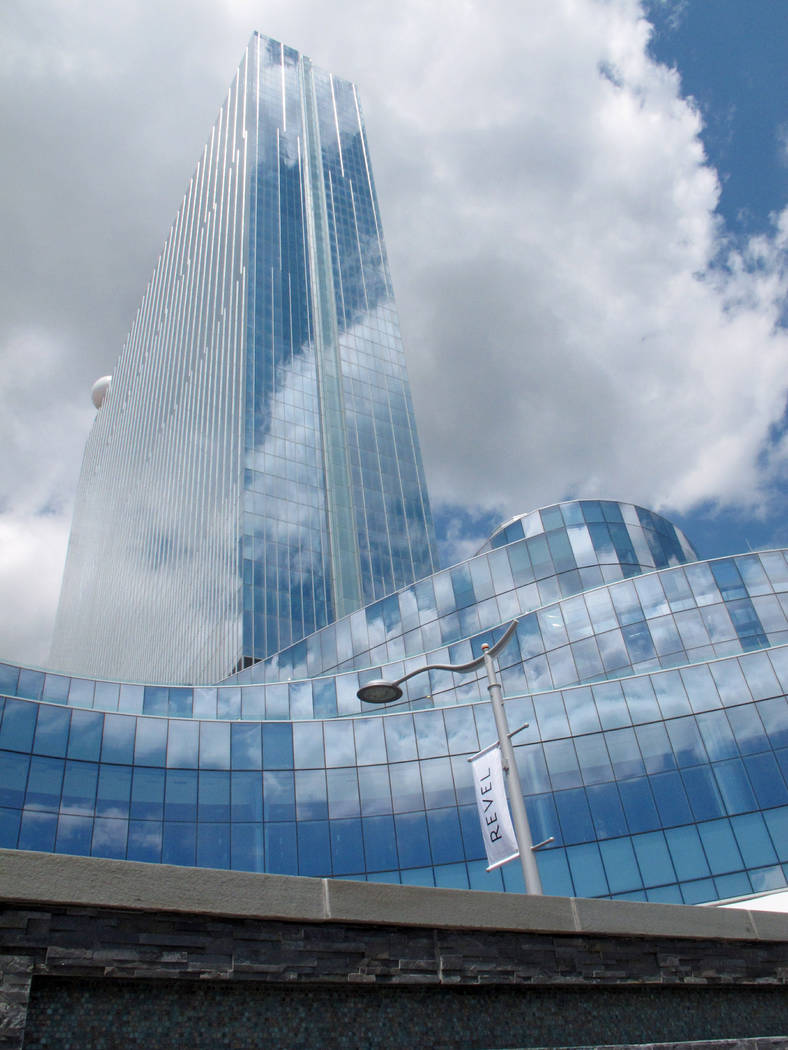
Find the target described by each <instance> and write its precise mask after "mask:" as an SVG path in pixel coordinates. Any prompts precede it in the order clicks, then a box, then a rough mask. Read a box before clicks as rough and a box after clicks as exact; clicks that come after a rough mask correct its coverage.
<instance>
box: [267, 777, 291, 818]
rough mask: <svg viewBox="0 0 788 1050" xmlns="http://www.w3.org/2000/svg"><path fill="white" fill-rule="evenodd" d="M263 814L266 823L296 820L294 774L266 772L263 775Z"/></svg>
mask: <svg viewBox="0 0 788 1050" xmlns="http://www.w3.org/2000/svg"><path fill="white" fill-rule="evenodd" d="M263 813H264V817H265V820H266V821H268V820H294V819H295V785H294V782H293V774H292V772H285V771H284V770H266V771H265V772H264V773H263Z"/></svg>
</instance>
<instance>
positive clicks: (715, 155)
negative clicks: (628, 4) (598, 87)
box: [647, 0, 788, 557]
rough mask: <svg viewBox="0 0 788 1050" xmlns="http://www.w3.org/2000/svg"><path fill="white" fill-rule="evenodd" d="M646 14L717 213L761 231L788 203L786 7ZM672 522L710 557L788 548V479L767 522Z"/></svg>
mask: <svg viewBox="0 0 788 1050" xmlns="http://www.w3.org/2000/svg"><path fill="white" fill-rule="evenodd" d="M647 12H648V14H649V17H650V19H651V20H652V22H653V24H654V27H655V32H654V34H653V36H652V38H651V47H650V51H651V54H652V55H653V56H654V57H655V58H656V59H657V60H658V61H660V62H664V63H665V64H666V65H669V66H672V67H675V68H676V69H677V70H678V72H679V74H680V75H681V84H682V92H683V93H684V94H685V95H688V96H691V97H692V98H693V99H694V100H695V102H696V104H697V106H698V108H699V110H700V113H701V115H702V118H703V128H702V131H701V137H702V140H703V145H704V147H705V149H706V154H707V156H708V159H709V163H710V164H712V165H713V166H714V167H715V168H716V169H717V172H718V173H719V178H720V185H721V195H720V200H719V204H718V206H717V212H718V214H719V216H720V218H721V220H722V221H723V222H724V223H725V228H726V231H727V233H728V235H729V236H730V237H732V238H737V239H742V238H744V237H749V236H752V235H753V234H761V233H764V232H765V231H767V230H768V229H769V227H770V225H771V220H772V217H773V216H774V215H775V214H776V213H777V212H779V211H780V210H781V209H782V208H784V207H785V204H786V201H788V5H786V4H785V3H783V2H782V0H746V2H745V3H741V2H739V0H713V2H709V0H688V2H686V3H679V4H673V3H665V2H662V0H652V2H651V3H649V4H648V5H647ZM783 316H784V318H785V319H786V320H788V315H787V314H785V313H784V315H783ZM742 352H743V353H746V352H747V349H746V347H743V348H742ZM777 436H778V431H775V433H774V438H775V439H776V438H777ZM673 518H674V520H675V522H676V524H678V525H680V526H681V527H682V528H683V529H684V530H685V531H686V532H687V533H688V534H689V535H690V536H691V537H692V538H693V539H694V540H695V542H696V545H697V547H698V550H699V551H700V552H701V553H702V554H703V555H705V556H707V557H714V556H715V555H719V554H731V553H739V552H741V551H743V550H746V549H747V547H748V546H752V547H754V548H758V547H762V546H766V547H773V546H779V547H784V546H788V481H786V479H783V482H782V484H781V485H780V493H779V495H776V496H775V503H774V506H773V507H770V508H769V509H768V511H767V512H766V515H765V517H764V518H763V519H759V518H758V517H757V516H756V515H753V514H752V513H751V512H750V511H749V510H746V511H741V510H738V511H737V510H730V509H726V508H715V507H714V506H713V505H708V504H707V505H706V506H702V507H700V508H698V509H696V510H694V511H693V512H692V513H689V514H678V513H674V514H673Z"/></svg>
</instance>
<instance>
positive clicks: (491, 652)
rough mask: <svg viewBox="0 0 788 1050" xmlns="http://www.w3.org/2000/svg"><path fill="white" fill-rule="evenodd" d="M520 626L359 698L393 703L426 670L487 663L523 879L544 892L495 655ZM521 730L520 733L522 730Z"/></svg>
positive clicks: (368, 688)
mask: <svg viewBox="0 0 788 1050" xmlns="http://www.w3.org/2000/svg"><path fill="white" fill-rule="evenodd" d="M516 627H517V620H513V621H512V622H511V623H510V624H509V626H508V628H507V629H506V631H505V632H504V634H503V635H502V636H501V637H500V638H499V639H498V641H497V642H496V643H495V645H494V646H492V648H490V646H488V645H483V646H482V655H481V656H479V657H477V658H476V659H475V660H471V661H470V663H467V664H425V665H424V666H423V667H417V668H416V670H415V671H410V672H409V673H408V674H406V675H403V676H402V678H398V679H397V680H396V681H394V682H387V681H384V680H383V679H377V680H375V681H373V682H367V684H366V685H363V686H361V688H360V689H359V690H358V692H357V693H356V696H358V698H359V700H362V701H363V702H364V703H367V704H390V703H393V701H395V700H399V699H400V698H401V696H402V690H401V689H400V686H401V685H402V683H403V682H406V681H407V680H408V679H409V678H414V677H415V676H416V675H418V674H423V672H424V671H457V672H459V673H461V674H462V673H464V672H465V671H473V670H474V669H475V668H477V667H481V665H482V664H484V670H485V672H486V675H487V691H488V693H489V694H490V703H491V704H492V709H493V716H494V717H495V728H496V730H497V732H498V745H499V746H500V748H501V760H502V761H501V764H502V766H503V768H504V771H505V773H506V780H507V789H508V794H509V805H510V807H511V812H512V825H513V827H514V834H515V837H516V839H517V848H518V850H519V853H520V864H521V865H522V869H523V878H524V879H525V892H526V893H534V894H540V895H541V893H542V880H541V878H540V877H539V868H538V867H537V864H536V858H535V857H534V845H533V840H532V838H531V828H530V825H529V823H528V814H527V813H526V810H525V803H524V802H523V792H522V787H521V786H520V774H519V772H518V769H517V763H516V762H515V759H514V749H513V747H512V735H513V734H512V733H510V731H509V723H508V721H507V718H506V711H505V709H504V706H503V695H502V693H501V686H500V683H499V682H498V678H497V674H496V668H495V663H494V658H495V657H496V656H497V655H498V653H499V652H501V650H502V649H503V648H504V647H505V646H506V644H507V643H508V641H509V639H510V638H511V637H512V635H513V634H514V632H515V629H516ZM520 728H521V729H522V728H525V727H524V726H521V727H520ZM517 732H519V729H518V730H517ZM548 841H549V840H548ZM540 845H541V843H540Z"/></svg>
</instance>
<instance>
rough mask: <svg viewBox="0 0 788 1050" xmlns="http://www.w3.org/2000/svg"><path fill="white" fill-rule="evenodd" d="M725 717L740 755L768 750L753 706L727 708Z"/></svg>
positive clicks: (761, 725)
mask: <svg viewBox="0 0 788 1050" xmlns="http://www.w3.org/2000/svg"><path fill="white" fill-rule="evenodd" d="M727 715H728V721H729V722H730V724H731V728H732V729H733V735H734V736H735V737H736V742H737V744H738V745H739V750H740V751H741V752H742V754H754V753H756V752H758V751H766V750H768V748H769V741H768V739H767V737H766V733H765V732H764V728H763V724H762V722H761V720H760V718H759V717H758V712H757V710H756V708H755V705H754V704H742V705H741V706H740V707H729V708H728V710H727Z"/></svg>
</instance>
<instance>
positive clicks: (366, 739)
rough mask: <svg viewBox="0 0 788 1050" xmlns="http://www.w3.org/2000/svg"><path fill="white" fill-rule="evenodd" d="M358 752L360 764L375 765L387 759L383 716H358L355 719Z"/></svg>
mask: <svg viewBox="0 0 788 1050" xmlns="http://www.w3.org/2000/svg"><path fill="white" fill-rule="evenodd" d="M354 728H355V734H356V754H357V755H358V761H359V764H360V765H375V764H379V763H381V762H385V761H386V743H385V740H384V737H383V719H382V718H372V717H367V718H357V719H355V720H354Z"/></svg>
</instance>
